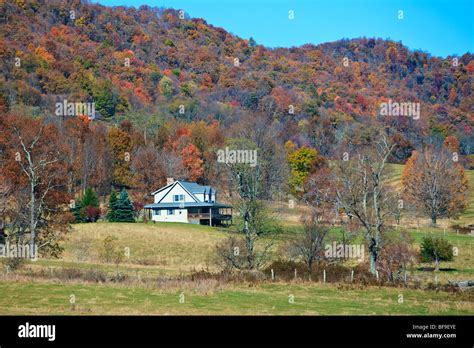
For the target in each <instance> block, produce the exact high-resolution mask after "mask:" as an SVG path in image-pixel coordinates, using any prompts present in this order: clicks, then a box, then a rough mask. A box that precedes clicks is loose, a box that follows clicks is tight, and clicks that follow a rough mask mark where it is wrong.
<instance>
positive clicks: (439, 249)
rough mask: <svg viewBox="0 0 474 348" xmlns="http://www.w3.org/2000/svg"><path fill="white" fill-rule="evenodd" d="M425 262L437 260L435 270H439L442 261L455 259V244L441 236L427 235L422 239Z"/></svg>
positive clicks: (421, 253) (422, 252)
mask: <svg viewBox="0 0 474 348" xmlns="http://www.w3.org/2000/svg"><path fill="white" fill-rule="evenodd" d="M420 255H421V260H422V261H423V262H432V261H434V262H435V270H436V271H438V270H439V263H440V261H452V260H453V246H452V244H451V243H449V242H448V241H447V240H446V239H443V238H441V237H433V236H427V237H424V238H423V240H422V241H421V250H420Z"/></svg>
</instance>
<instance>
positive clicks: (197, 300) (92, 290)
mask: <svg viewBox="0 0 474 348" xmlns="http://www.w3.org/2000/svg"><path fill="white" fill-rule="evenodd" d="M0 293H1V294H2V296H0V315H14V314H23V315H25V314H26V315H41V314H47V315H79V314H85V315H100V314H109V315H110V314H112V315H121V314H123V315H125V314H127V315H133V314H137V315H138V314H141V315H257V314H260V315H415V314H416V315H473V314H474V303H473V302H472V301H468V300H466V299H461V298H460V297H459V296H458V295H456V294H449V293H446V292H435V291H421V290H411V289H410V290H407V289H396V288H377V287H369V288H365V289H360V290H359V289H358V290H351V289H349V290H347V289H346V290H343V291H341V290H340V289H338V288H337V287H335V286H333V285H326V284H293V283H292V284H281V283H279V284H264V285H260V286H258V287H253V286H249V285H248V284H240V285H238V286H235V285H226V286H225V287H224V288H223V289H221V290H216V291H213V292H211V293H208V294H205V293H198V292H186V291H184V292H181V291H179V290H178V291H160V290H154V289H148V288H143V287H121V286H116V285H110V284H108V285H97V284H69V283H66V284H57V283H31V282H22V281H18V282H10V283H5V282H1V283H0ZM71 295H74V296H75V307H74V308H73V307H72V305H71V303H70V298H71ZM180 295H184V303H180ZM291 296H292V297H291ZM401 296H403V301H400V302H401V303H400V302H399V299H401V298H402V297H401ZM290 297H291V298H292V299H293V300H294V301H293V303H290ZM181 299H183V297H181ZM181 302H182V301H181Z"/></svg>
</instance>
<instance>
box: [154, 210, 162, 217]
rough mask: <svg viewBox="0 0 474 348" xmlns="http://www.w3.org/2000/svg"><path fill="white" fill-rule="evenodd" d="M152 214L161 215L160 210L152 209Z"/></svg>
mask: <svg viewBox="0 0 474 348" xmlns="http://www.w3.org/2000/svg"><path fill="white" fill-rule="evenodd" d="M153 214H154V215H155V216H159V215H161V210H153Z"/></svg>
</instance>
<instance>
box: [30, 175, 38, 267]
mask: <svg viewBox="0 0 474 348" xmlns="http://www.w3.org/2000/svg"><path fill="white" fill-rule="evenodd" d="M30 233H31V239H30V253H31V257H32V258H34V257H35V256H36V251H37V250H36V249H35V240H36V226H35V183H34V182H33V180H32V182H31V183H30Z"/></svg>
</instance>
